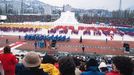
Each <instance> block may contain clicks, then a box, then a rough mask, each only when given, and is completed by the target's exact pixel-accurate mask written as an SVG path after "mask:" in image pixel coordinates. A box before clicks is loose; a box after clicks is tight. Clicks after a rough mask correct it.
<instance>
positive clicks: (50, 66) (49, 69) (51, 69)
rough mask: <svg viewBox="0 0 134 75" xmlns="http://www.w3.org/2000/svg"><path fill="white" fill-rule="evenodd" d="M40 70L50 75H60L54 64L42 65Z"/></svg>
mask: <svg viewBox="0 0 134 75" xmlns="http://www.w3.org/2000/svg"><path fill="white" fill-rule="evenodd" d="M40 68H42V69H43V71H44V72H48V73H49V75H60V72H59V70H58V69H57V68H56V67H55V66H54V65H53V64H50V63H46V64H41V65H40Z"/></svg>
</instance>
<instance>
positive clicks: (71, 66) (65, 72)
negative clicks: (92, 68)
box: [59, 56, 75, 75]
mask: <svg viewBox="0 0 134 75" xmlns="http://www.w3.org/2000/svg"><path fill="white" fill-rule="evenodd" d="M59 70H60V73H61V75H75V63H74V60H73V58H72V57H69V56H66V57H63V58H61V59H59Z"/></svg>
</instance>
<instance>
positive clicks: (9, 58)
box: [0, 53, 18, 75]
mask: <svg viewBox="0 0 134 75" xmlns="http://www.w3.org/2000/svg"><path fill="white" fill-rule="evenodd" d="M0 61H1V63H2V66H3V69H4V73H5V75H15V66H16V64H17V63H18V60H17V59H16V57H15V56H14V55H13V54H11V53H7V54H1V55H0Z"/></svg>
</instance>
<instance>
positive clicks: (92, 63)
mask: <svg viewBox="0 0 134 75" xmlns="http://www.w3.org/2000/svg"><path fill="white" fill-rule="evenodd" d="M86 65H87V67H90V66H98V62H97V60H96V59H94V58H91V59H90V60H89V61H88V62H87V63H86Z"/></svg>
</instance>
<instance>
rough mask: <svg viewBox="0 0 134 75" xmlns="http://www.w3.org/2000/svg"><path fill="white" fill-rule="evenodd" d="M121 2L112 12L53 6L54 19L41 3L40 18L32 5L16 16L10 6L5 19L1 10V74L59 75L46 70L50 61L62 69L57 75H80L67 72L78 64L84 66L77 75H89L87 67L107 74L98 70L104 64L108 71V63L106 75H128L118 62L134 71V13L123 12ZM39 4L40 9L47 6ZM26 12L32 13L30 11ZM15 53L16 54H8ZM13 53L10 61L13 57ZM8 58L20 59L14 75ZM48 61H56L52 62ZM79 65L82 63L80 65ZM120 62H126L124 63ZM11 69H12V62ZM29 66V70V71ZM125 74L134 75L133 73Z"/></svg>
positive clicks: (6, 5)
mask: <svg viewBox="0 0 134 75" xmlns="http://www.w3.org/2000/svg"><path fill="white" fill-rule="evenodd" d="M121 1H122V0H120V4H119V10H117V11H112V12H110V11H108V10H105V9H90V10H86V9H76V8H72V7H71V6H70V5H69V4H67V5H63V7H56V6H55V7H54V6H49V5H48V6H46V8H47V7H48V8H50V7H51V10H53V11H52V13H51V14H49V13H50V10H48V8H47V10H45V8H44V9H43V8H41V6H40V7H39V6H38V4H37V5H35V7H36V6H37V7H39V8H40V9H42V11H41V10H40V11H39V10H38V12H39V13H38V12H37V11H36V10H37V8H36V9H35V10H34V8H35V7H33V6H32V5H31V7H30V5H29V4H28V3H24V2H23V0H22V1H21V2H20V5H21V6H20V7H21V8H20V13H19V12H16V13H17V14H16V13H15V14H14V13H13V12H14V11H13V10H12V9H13V8H14V6H12V7H13V8H12V9H10V7H9V8H8V6H9V5H10V3H11V2H9V4H8V3H6V4H5V9H6V13H4V14H2V13H3V10H1V9H0V14H2V15H0V61H1V63H0V65H2V66H0V69H1V73H0V74H2V75H3V74H5V75H9V74H10V72H8V71H11V73H12V72H13V73H14V74H15V73H16V75H23V74H25V71H26V73H27V74H29V75H32V74H35V75H38V74H39V73H38V71H34V69H35V68H36V69H43V71H44V72H45V73H48V74H42V75H54V74H50V72H49V71H48V72H47V70H45V69H49V68H48V67H46V66H45V68H44V66H43V64H44V63H45V64H46V62H47V65H48V63H49V65H50V64H51V66H55V67H54V68H56V69H58V71H57V73H58V74H55V75H77V74H71V71H68V70H64V69H66V68H67V67H69V68H70V69H71V68H72V67H75V68H76V66H77V64H78V62H79V67H77V68H78V69H79V70H80V73H79V74H78V75H86V74H84V73H86V70H88V68H87V67H88V66H89V64H88V63H90V66H92V67H93V66H94V65H95V66H97V68H98V70H97V71H98V72H99V73H102V75H103V70H101V68H100V66H98V64H101V62H104V64H106V65H105V66H104V64H103V66H104V67H107V71H106V72H104V73H105V74H106V75H110V74H107V73H109V72H110V73H111V72H112V70H113V64H114V65H115V66H116V68H117V69H118V70H119V72H120V73H121V74H117V75H127V74H125V71H124V70H123V71H124V72H122V69H123V68H122V69H120V67H119V66H123V65H119V64H117V62H119V63H120V64H125V65H126V64H129V65H130V66H129V67H126V66H123V67H124V68H126V69H127V68H128V69H132V72H134V71H133V69H134V68H133V66H132V65H133V64H132V62H131V61H133V58H134V11H133V10H132V11H130V10H121ZM35 2H38V0H35ZM32 3H34V1H33V2H32ZM32 3H31V4H32ZM39 3H40V4H39V5H42V6H43V5H44V4H42V3H41V2H39ZM33 5H34V4H33ZM0 6H1V5H0ZM27 7H30V8H29V9H27ZM32 7H33V8H32ZM8 9H9V10H8ZM17 9H18V8H17ZM31 11H32V12H31ZM47 11H48V12H47ZM1 12H2V13H1ZM42 12H44V14H42ZM37 13H38V14H37ZM55 13H56V14H55ZM5 14H6V15H5ZM10 48H11V52H10V51H8V50H10ZM8 52H9V53H8ZM8 54H10V55H11V56H10V55H9V57H8ZM36 54H37V55H36ZM6 56H7V57H8V58H9V59H13V58H15V59H18V60H14V65H11V66H14V68H13V70H6V68H5V64H3V63H6V62H8V61H9V62H10V61H13V60H8V58H6ZM12 56H13V58H12ZM14 56H15V57H14ZM49 56H52V58H53V59H52V58H51V57H50V58H49ZM34 57H35V58H34ZM45 57H46V58H45ZM64 57H65V58H64ZM62 58H63V60H62ZM72 58H73V60H72ZM130 58H131V61H130ZM38 59H39V60H38ZM92 59H93V60H92ZM94 59H95V60H96V61H95V60H94ZM118 59H119V60H118ZM125 59H126V60H125ZM34 60H35V61H34ZM75 60H77V61H76V62H75ZM90 60H91V62H90ZM115 60H116V61H115ZM5 61H6V62H5ZM37 61H38V62H37ZM72 61H74V62H72ZM120 61H125V63H122V62H120ZM127 61H128V62H127ZM35 62H37V63H35ZM20 63H22V64H23V68H22V67H21V68H20V66H21V65H20ZM33 63H34V64H33ZM41 63H42V64H41ZM74 63H75V64H74ZM96 63H98V64H96ZM6 64H8V65H9V66H10V64H9V63H6ZM16 64H17V65H16ZM63 64H64V65H63ZM70 65H71V66H70ZM61 66H62V67H61ZM85 66H86V67H85ZM24 67H26V68H29V69H26V70H25V69H24ZM63 67H64V68H63ZM118 67H119V68H118ZM33 68H34V69H33ZM21 69H22V70H21ZM23 69H24V70H23ZM67 69H68V68H67ZM71 70H74V69H71ZM75 70H76V69H75ZM118 70H117V71H118ZM63 71H64V72H63ZM66 71H67V72H66ZM130 71H131V70H130ZM36 72H37V73H36ZM44 72H43V73H44ZM69 72H70V74H69ZM95 72H96V71H95ZM64 73H65V74H64ZM126 73H128V74H129V75H132V74H130V73H131V72H126ZM93 75H94V74H93ZM97 75H99V74H97Z"/></svg>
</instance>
